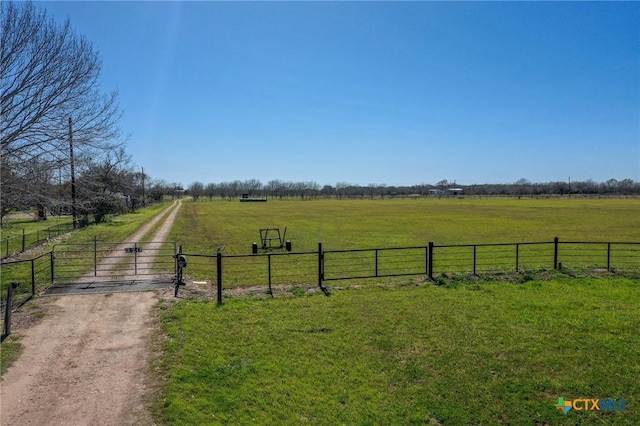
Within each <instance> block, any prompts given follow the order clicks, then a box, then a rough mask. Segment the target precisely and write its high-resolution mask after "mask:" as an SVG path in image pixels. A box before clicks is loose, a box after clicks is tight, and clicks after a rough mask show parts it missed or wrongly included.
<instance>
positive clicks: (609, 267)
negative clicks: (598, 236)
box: [607, 243, 611, 271]
mask: <svg viewBox="0 0 640 426" xmlns="http://www.w3.org/2000/svg"><path fill="white" fill-rule="evenodd" d="M607 271H611V243H607Z"/></svg>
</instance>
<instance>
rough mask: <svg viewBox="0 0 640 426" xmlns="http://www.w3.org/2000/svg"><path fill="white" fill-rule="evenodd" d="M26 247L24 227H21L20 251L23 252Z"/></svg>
mask: <svg viewBox="0 0 640 426" xmlns="http://www.w3.org/2000/svg"><path fill="white" fill-rule="evenodd" d="M25 247H26V235H25V233H24V228H22V250H21V251H20V253H24V251H25Z"/></svg>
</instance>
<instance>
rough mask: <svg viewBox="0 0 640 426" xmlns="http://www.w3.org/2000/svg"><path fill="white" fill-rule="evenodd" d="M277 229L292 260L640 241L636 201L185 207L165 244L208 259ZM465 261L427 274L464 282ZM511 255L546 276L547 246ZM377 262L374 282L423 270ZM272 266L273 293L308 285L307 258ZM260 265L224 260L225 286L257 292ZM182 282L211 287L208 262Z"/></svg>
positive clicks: (493, 255)
mask: <svg viewBox="0 0 640 426" xmlns="http://www.w3.org/2000/svg"><path fill="white" fill-rule="evenodd" d="M285 226H286V227H287V234H286V239H288V240H291V242H292V245H293V251H294V252H306V251H316V250H317V248H318V243H319V242H321V243H322V244H323V249H324V250H325V251H326V250H341V249H368V248H385V247H406V246H421V247H426V246H427V244H428V242H429V241H433V242H434V243H435V244H436V245H446V244H488V243H515V242H551V241H553V239H554V237H556V236H557V237H559V238H560V239H561V240H562V241H599V242H610V241H614V242H618V241H623V242H627V241H632V242H640V200H638V199H629V200H623V199H616V200H589V199H568V198H567V199H563V200H560V199H548V200H532V199H522V200H517V199H487V198H485V199H479V198H465V199H418V200H413V199H412V200H341V201H338V200H318V201H306V202H302V201H277V200H271V201H269V202H267V203H240V202H237V201H235V202H229V201H214V202H207V201H204V202H203V201H200V202H192V201H187V202H185V203H184V205H183V210H182V212H181V215H180V216H179V218H178V220H177V223H176V225H175V226H174V228H173V230H172V233H171V236H170V239H172V240H173V241H175V242H176V243H177V244H179V245H182V246H183V250H184V252H185V253H190V254H208V255H214V254H215V252H216V247H219V246H224V247H225V248H224V252H223V254H224V255H232V254H248V253H250V252H251V244H252V243H253V242H257V243H258V244H260V234H259V230H260V229H261V228H268V227H269V228H280V230H281V231H282V232H283V231H284V227H285ZM569 249H571V250H572V251H568V250H569ZM573 249H576V250H573ZM606 249H607V247H606V245H597V246H596V245H593V246H588V247H586V248H585V247H567V246H563V247H562V255H563V256H562V258H561V259H560V261H561V262H563V264H564V265H565V266H566V267H582V266H584V265H588V266H594V265H593V264H591V265H590V263H591V260H592V259H596V260H595V261H594V262H595V263H596V265H595V266H598V267H606V265H607V252H606ZM275 252H277V251H274V253H275ZM280 252H281V251H280ZM613 252H614V264H615V261H617V260H620V259H622V260H625V262H626V261H628V259H631V260H633V259H637V258H638V257H639V254H640V247H639V246H622V247H614V249H613ZM472 253H473V250H472V248H460V249H440V250H439V251H437V252H435V253H434V254H435V255H434V265H435V266H434V268H435V272H436V273H437V274H442V273H450V272H454V273H460V272H463V273H465V272H466V273H470V272H471V271H472V270H473V268H472ZM478 255H479V256H481V257H482V259H480V262H479V263H480V265H479V267H480V268H481V269H482V268H483V267H484V268H485V269H487V270H490V269H499V270H503V269H504V270H510V271H514V270H515V248H514V247H513V246H511V247H492V248H480V249H478ZM519 255H520V258H519V266H520V267H521V268H522V269H552V268H553V246H552V245H546V246H523V247H521V248H520V252H519ZM373 256H375V253H373V252H370V253H351V254H330V255H327V257H326V262H325V266H326V268H327V269H326V274H327V276H332V277H341V276H358V274H371V270H372V268H373V260H372V258H373ZM385 256H387V258H389V260H388V261H387V265H386V270H383V271H381V272H382V273H387V274H388V273H402V271H405V270H406V271H420V270H421V271H424V270H425V266H424V265H425V260H424V259H425V253H424V250H422V251H420V250H413V251H406V252H384V253H381V254H380V260H381V262H382V263H384V262H385ZM393 256H398V257H397V258H393V259H392V258H391V257H393ZM628 256H631V257H628ZM498 259H502V260H500V261H498ZM272 261H273V262H274V270H275V274H274V276H273V277H272V278H273V281H274V282H275V283H276V284H287V283H295V284H303V283H304V282H307V283H309V282H311V283H313V282H314V280H316V281H317V279H316V278H314V276H317V272H316V270H317V260H316V258H315V257H314V256H307V257H303V256H297V257H295V258H294V257H286V258H285V257H274V258H273V259H272ZM483 262H484V264H483ZM266 263H267V260H266V259H264V258H256V259H247V258H243V259H228V260H225V270H226V271H227V273H226V275H225V276H226V277H227V278H226V279H225V280H224V282H225V287H237V286H245V285H256V284H260V285H262V284H264V283H266V282H267V281H268V279H267V277H266V275H267V272H266V271H267V267H266ZM276 263H277V264H276ZM285 263H286V264H287V265H284V264H285ZM280 265H282V266H280ZM618 265H619V264H618ZM622 266H628V263H627V264H623V265H622ZM382 269H385V268H384V267H382ZM187 274H189V275H190V276H192V277H193V278H194V279H206V280H210V281H212V280H215V278H216V269H215V261H213V260H211V259H201V258H197V257H193V258H191V263H190V266H189V268H188V270H187Z"/></svg>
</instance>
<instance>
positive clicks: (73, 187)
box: [69, 117, 78, 229]
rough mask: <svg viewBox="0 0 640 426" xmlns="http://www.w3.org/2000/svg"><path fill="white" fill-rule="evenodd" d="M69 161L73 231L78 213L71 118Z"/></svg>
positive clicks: (76, 224) (76, 225) (76, 223)
mask: <svg viewBox="0 0 640 426" xmlns="http://www.w3.org/2000/svg"><path fill="white" fill-rule="evenodd" d="M69 159H70V160H71V216H72V217H73V229H76V228H77V227H78V212H77V211H76V171H75V165H74V162H73V127H72V126H71V117H69Z"/></svg>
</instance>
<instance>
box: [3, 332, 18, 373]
mask: <svg viewBox="0 0 640 426" xmlns="http://www.w3.org/2000/svg"><path fill="white" fill-rule="evenodd" d="M22 349H23V347H22V343H20V336H9V337H7V339H6V340H5V341H4V342H2V344H1V346H0V376H3V375H4V373H5V372H6V371H7V370H8V369H9V367H11V366H12V365H13V363H14V362H15V360H17V359H18V357H19V356H20V354H21V353H22Z"/></svg>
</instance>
